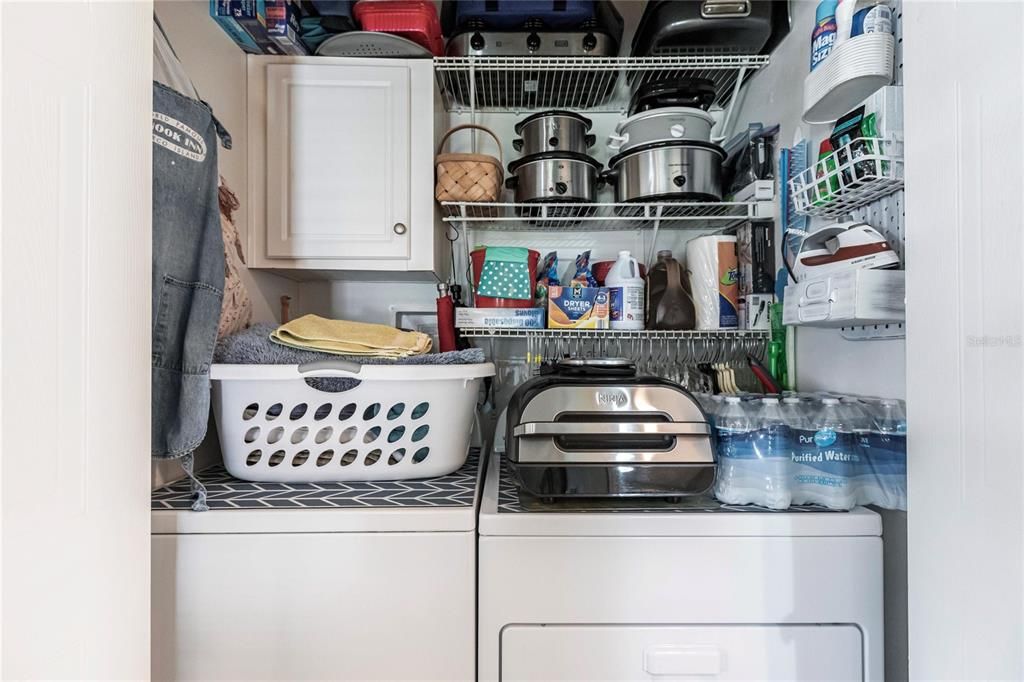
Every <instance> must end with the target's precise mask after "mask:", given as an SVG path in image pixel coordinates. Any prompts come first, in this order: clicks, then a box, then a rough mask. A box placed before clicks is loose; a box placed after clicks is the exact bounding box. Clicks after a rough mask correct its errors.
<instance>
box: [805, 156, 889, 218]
mask: <svg viewBox="0 0 1024 682" xmlns="http://www.w3.org/2000/svg"><path fill="white" fill-rule="evenodd" d="M901 189H903V142H902V141H901V140H896V139H884V138H877V137H867V138H864V137H862V138H857V139H855V140H853V141H852V142H850V143H849V144H847V145H844V146H842V147H840V148H839V149H837V150H835V151H834V152H832V153H831V154H829V155H828V156H825V157H824V158H822V159H820V160H819V161H818V162H817V163H815V164H813V165H812V166H810V167H809V168H807V170H805V171H803V172H802V173H799V174H797V175H796V176H795V177H794V178H793V179H791V180H790V181H789V190H790V193H791V196H792V198H793V206H794V208H795V209H796V212H797V213H800V214H803V215H812V216H821V217H825V218H839V217H842V216H846V215H848V214H850V213H852V212H853V211H856V210H858V209H861V208H864V207H865V206H867V205H868V204H871V203H872V202H875V201H878V200H879V199H881V198H883V197H886V196H888V195H890V194H892V193H894V192H897V191H899V190H901Z"/></svg>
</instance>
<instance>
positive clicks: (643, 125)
mask: <svg viewBox="0 0 1024 682" xmlns="http://www.w3.org/2000/svg"><path fill="white" fill-rule="evenodd" d="M714 124H715V119H714V118H712V116H711V114H709V113H707V112H706V111H702V110H700V109H694V108H693V107H665V108H663V109H650V110H649V111H644V112H641V113H639V114H635V115H633V116H630V117H629V118H626V119H623V120H621V121H619V124H618V125H617V126H615V132H613V133H612V134H611V135H610V136H609V137H608V148H609V149H611V150H612V151H613V152H626V151H629V150H630V149H635V148H636V147H639V146H641V145H647V144H652V143H654V142H679V141H693V140H695V141H698V142H710V141H711V128H712V126H714Z"/></svg>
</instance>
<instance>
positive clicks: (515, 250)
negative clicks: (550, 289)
mask: <svg viewBox="0 0 1024 682" xmlns="http://www.w3.org/2000/svg"><path fill="white" fill-rule="evenodd" d="M529 261H530V250H529V249H524V248H522V247H518V246H493V247H492V246H488V247H487V251H486V253H485V254H484V267H483V270H482V271H481V272H480V285H479V286H478V287H477V293H478V294H480V295H481V296H488V297H490V298H509V299H516V300H520V301H522V300H526V299H530V298H533V279H532V278H531V277H530V262H529Z"/></svg>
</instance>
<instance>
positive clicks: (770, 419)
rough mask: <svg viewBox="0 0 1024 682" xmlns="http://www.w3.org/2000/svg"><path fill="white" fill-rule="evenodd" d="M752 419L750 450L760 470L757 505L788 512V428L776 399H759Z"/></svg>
mask: <svg viewBox="0 0 1024 682" xmlns="http://www.w3.org/2000/svg"><path fill="white" fill-rule="evenodd" d="M759 402H760V404H759V405H758V409H757V412H756V413H755V414H754V419H753V426H754V430H753V446H754V452H755V454H756V455H757V460H756V461H755V465H756V466H757V467H758V468H759V471H758V472H755V473H756V474H759V475H755V476H754V478H755V480H758V481H759V484H760V488H761V496H760V499H759V500H758V504H761V505H762V506H765V507H769V508H771V509H787V508H788V507H789V505H790V502H791V501H792V494H791V493H790V489H789V469H790V453H791V450H792V439H791V436H790V428H789V425H788V424H787V423H786V420H785V418H784V417H783V415H782V410H781V409H780V406H779V399H778V398H761V400H760V401H759Z"/></svg>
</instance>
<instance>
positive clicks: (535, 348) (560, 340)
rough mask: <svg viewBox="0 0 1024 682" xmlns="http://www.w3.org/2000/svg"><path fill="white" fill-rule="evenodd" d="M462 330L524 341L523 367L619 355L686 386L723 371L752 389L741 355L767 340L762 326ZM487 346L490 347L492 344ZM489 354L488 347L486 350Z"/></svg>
mask: <svg viewBox="0 0 1024 682" xmlns="http://www.w3.org/2000/svg"><path fill="white" fill-rule="evenodd" d="M460 332H461V333H462V335H463V336H465V337H469V338H474V339H487V340H488V342H489V343H493V342H496V341H500V340H507V339H520V340H524V341H525V342H526V353H525V356H523V362H524V363H525V365H526V367H525V368H524V369H526V370H527V371H528V372H529V373H535V372H537V371H538V370H539V369H540V366H541V364H542V363H545V362H554V361H557V360H559V359H561V358H565V357H574V358H606V357H622V358H628V359H630V360H633V361H634V362H635V363H636V365H637V371H638V372H640V373H642V374H653V375H656V376H662V377H666V378H669V379H671V380H673V381H677V382H679V383H681V384H683V385H684V386H686V387H688V388H690V389H691V390H709V391H710V390H712V389H713V386H712V385H711V384H708V383H707V382H709V381H710V379H709V377H708V376H707V374H706V372H705V371H702V370H701V367H702V366H703V367H704V368H705V370H714V371H720V372H728V373H729V376H731V377H733V379H734V381H736V382H738V383H737V385H738V386H740V387H741V388H743V389H744V390H752V391H754V390H758V382H757V380H756V378H755V377H754V375H753V373H752V372H750V370H749V368H748V365H747V356H748V355H752V356H754V357H755V358H757V359H758V360H763V359H764V357H765V353H766V350H767V347H768V341H769V340H770V334H769V333H768V332H766V331H739V330H721V331H658V330H654V331H650V330H645V331H617V330H614V329H611V330H608V329H461V330H460ZM492 351H493V348H492ZM492 356H493V353H492Z"/></svg>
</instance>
